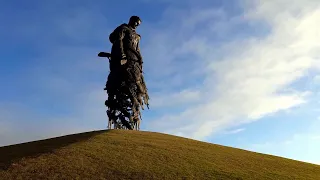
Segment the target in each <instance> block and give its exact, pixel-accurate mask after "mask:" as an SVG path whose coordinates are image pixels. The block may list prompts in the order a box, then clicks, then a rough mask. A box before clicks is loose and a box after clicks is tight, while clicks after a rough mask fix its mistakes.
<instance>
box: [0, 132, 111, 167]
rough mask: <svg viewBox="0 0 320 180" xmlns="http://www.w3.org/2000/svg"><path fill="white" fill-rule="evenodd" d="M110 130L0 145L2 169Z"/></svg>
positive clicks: (0, 164) (0, 165)
mask: <svg viewBox="0 0 320 180" xmlns="http://www.w3.org/2000/svg"><path fill="white" fill-rule="evenodd" d="M105 132H108V131H106V130H101V131H92V132H86V133H79V134H71V135H66V136H61V137H55V138H50V139H44V140H39V141H32V142H27V143H22V144H15V145H10V146H4V147H0V169H7V168H8V167H9V166H10V165H11V163H12V162H13V161H17V160H19V159H21V158H25V157H35V156H38V155H40V154H43V153H50V152H53V151H54V150H55V149H58V148H61V147H64V146H67V145H70V144H72V143H76V142H81V141H85V140H87V139H89V138H91V137H93V136H95V135H98V134H101V133H105Z"/></svg>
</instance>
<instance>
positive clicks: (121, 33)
mask: <svg viewBox="0 0 320 180" xmlns="http://www.w3.org/2000/svg"><path fill="white" fill-rule="evenodd" d="M125 31H126V29H125V28H124V27H121V26H120V27H118V28H117V29H116V30H115V31H113V32H112V34H110V37H111V36H113V40H114V42H113V44H114V45H118V48H119V50H120V53H121V56H122V59H126V54H125V52H124V49H123V39H124V37H125Z"/></svg>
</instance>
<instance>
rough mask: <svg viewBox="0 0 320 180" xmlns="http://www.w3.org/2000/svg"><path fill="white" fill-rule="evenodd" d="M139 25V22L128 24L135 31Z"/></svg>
mask: <svg viewBox="0 0 320 180" xmlns="http://www.w3.org/2000/svg"><path fill="white" fill-rule="evenodd" d="M140 24H141V21H140V20H138V21H134V22H130V26H131V27H132V28H133V29H136V28H137V27H138V26H139V25H140Z"/></svg>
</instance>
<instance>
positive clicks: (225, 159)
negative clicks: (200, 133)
mask: <svg viewBox="0 0 320 180" xmlns="http://www.w3.org/2000/svg"><path fill="white" fill-rule="evenodd" d="M0 168H1V169H0V179H4V180H5V179H8V180H9V179H23V180H24V179H252V180H260V179H261V180H262V179H270V180H276V179H283V180H288V179H314V180H320V166H317V165H313V164H308V163H303V162H299V161H294V160H289V159H285V158H280V157H275V156H270V155H264V154H259V153H254V152H249V151H244V150H240V149H235V148H230V147H225V146H220V145H214V144H209V143H204V142H200V141H195V140H190V139H186V138H181V137H176V136H171V135H165V134H161V133H153V132H142V131H140V132H139V131H129V130H110V131H96V132H89V133H82V134H75V135H69V136H64V137H59V138H53V139H48V140H43V141H36V142H30V143H25V144H19V145H14V146H7V147H2V148H0Z"/></svg>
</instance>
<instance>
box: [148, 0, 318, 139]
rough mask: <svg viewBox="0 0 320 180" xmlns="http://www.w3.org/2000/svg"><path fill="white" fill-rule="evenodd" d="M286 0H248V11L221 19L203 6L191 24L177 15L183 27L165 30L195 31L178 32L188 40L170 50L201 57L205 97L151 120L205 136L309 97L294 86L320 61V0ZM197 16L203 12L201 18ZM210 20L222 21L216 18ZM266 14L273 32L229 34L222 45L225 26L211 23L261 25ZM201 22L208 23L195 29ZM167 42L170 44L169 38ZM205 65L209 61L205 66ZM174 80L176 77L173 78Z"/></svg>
mask: <svg viewBox="0 0 320 180" xmlns="http://www.w3.org/2000/svg"><path fill="white" fill-rule="evenodd" d="M310 2H311V1H310ZM313 2H314V1H313ZM280 4H281V5H283V6H284V5H285V6H286V7H287V8H278V7H277V6H278V1H277V2H274V3H273V2H269V3H256V4H255V3H249V1H247V3H246V4H243V5H244V11H243V12H245V13H242V14H239V15H237V16H231V17H227V18H225V17H224V18H221V17H218V19H215V18H216V14H219V13H213V14H214V15H212V14H209V15H208V17H207V19H208V20H207V19H206V17H205V16H203V14H202V13H201V12H202V11H201V9H198V10H197V12H198V14H197V13H194V14H193V16H190V17H192V18H191V19H190V21H191V24H192V26H191V27H190V29H188V27H185V26H183V24H184V22H186V21H187V20H189V19H188V18H186V17H185V16H182V17H181V18H183V20H184V21H182V23H179V21H175V23H172V24H175V26H170V27H169V28H168V29H165V30H164V32H168V31H169V32H175V31H177V29H178V30H179V31H180V32H179V34H188V33H189V34H190V35H189V36H184V37H185V38H184V39H183V40H180V39H178V42H175V43H178V44H180V46H176V47H175V48H173V49H170V51H171V52H174V51H175V50H176V51H178V50H179V51H180V52H184V53H188V52H189V53H192V54H193V55H194V56H195V58H193V59H192V60H193V62H199V63H198V64H197V63H195V64H191V66H192V67H193V69H197V70H198V71H202V72H204V76H203V83H201V81H200V84H202V86H201V89H200V92H201V93H199V94H201V96H199V100H198V102H197V103H194V104H192V105H190V107H188V108H185V109H184V110H183V111H181V112H179V113H177V114H170V115H164V116H162V117H160V118H158V119H154V120H153V121H152V122H150V123H148V128H150V129H152V130H160V131H164V132H166V133H171V134H176V135H181V136H186V137H191V138H195V139H201V140H203V139H205V138H206V137H208V136H210V135H212V134H213V133H216V132H218V131H220V130H222V129H224V128H227V127H233V126H237V125H239V124H243V123H249V122H252V121H256V120H258V119H260V118H262V117H264V116H266V115H270V114H273V113H276V112H279V111H281V110H286V109H290V108H292V107H296V106H299V105H301V104H303V103H305V102H306V100H305V98H306V97H307V96H308V95H310V92H308V91H297V90H294V91H292V90H290V89H289V88H290V85H291V84H292V83H294V82H295V81H296V80H298V79H300V78H302V77H304V76H305V74H306V72H307V71H309V70H317V69H316V68H314V67H315V65H316V64H318V62H319V59H318V57H319V52H320V51H319V43H318V42H317V39H320V37H319V33H318V32H320V29H319V28H320V26H319V25H317V24H318V23H316V22H318V21H319V17H320V16H319V13H320V9H319V5H318V4H317V6H315V4H313V3H309V2H307V3H306V4H304V6H301V4H299V3H293V4H291V3H288V1H283V3H280ZM212 11H216V12H220V11H221V10H216V9H213V10H212ZM182 14H186V12H185V13H182ZM220 14H221V13H220ZM222 14H223V13H222ZM197 15H199V18H197V17H195V16H197ZM176 18H177V17H176ZM210 19H214V21H213V22H212V23H210ZM284 19H286V21H284ZM203 21H204V22H206V21H207V22H208V23H207V25H203V24H202V22H203ZM261 21H262V22H264V23H265V24H267V26H268V27H269V28H270V33H268V34H266V35H263V36H262V35H261V34H259V33H258V34H254V33H253V34H252V35H246V36H244V35H242V36H239V37H238V38H235V40H225V41H222V42H221V43H220V44H219V46H216V43H215V41H214V40H215V39H218V37H216V36H215V35H214V31H217V29H214V31H213V30H212V29H210V27H214V26H215V25H216V24H218V27H219V26H220V27H223V28H226V27H228V28H227V29H236V28H240V27H242V26H245V27H247V28H249V29H250V28H252V29H254V28H256V29H258V30H259V28H257V27H256V26H257V25H259V23H260V22H261ZM231 22H232V23H231ZM185 24H187V23H185ZM208 24H209V25H208ZM221 24H225V25H223V26H222V25H221ZM181 26H183V27H185V28H186V29H183V28H180V27H181ZM194 26H198V27H201V28H198V29H193V28H192V27H194ZM221 30H222V29H221ZM230 33H231V32H230ZM156 35H157V34H155V36H156ZM228 35H230V36H232V34H228ZM159 36H161V37H162V39H176V40H177V38H175V37H174V36H173V35H172V34H166V33H160V34H159ZM179 40H180V41H179ZM161 43H162V44H170V42H169V41H167V42H161ZM149 46H150V47H153V45H152V44H151V45H150V44H149ZM165 47H166V46H164V47H163V48H165ZM164 51H169V50H168V49H165V50H164ZM170 55H171V56H173V57H171V59H172V61H174V60H175V59H179V56H180V54H179V55H176V56H174V54H173V53H172V54H170ZM159 61H160V60H159ZM172 63H173V62H172ZM181 66H182V67H181ZM181 66H173V67H176V68H177V67H178V68H179V69H184V66H188V61H186V62H185V63H184V64H182V65H181ZM203 67H206V68H205V69H201V68H203ZM157 68H159V67H157ZM174 72H176V73H183V75H185V76H186V77H187V78H191V77H192V76H191V77H190V76H188V72H181V71H179V70H177V71H174ZM194 78H196V77H194ZM167 81H168V83H169V84H170V80H167ZM186 86H187V87H186V88H190V87H192V85H189V86H188V85H186ZM182 91H183V90H182ZM182 91H181V92H182ZM176 93H177V92H175V94H176ZM168 96H169V97H170V96H171V95H168Z"/></svg>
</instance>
